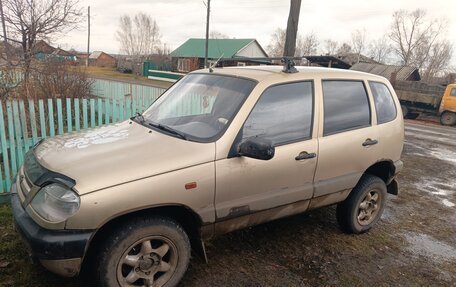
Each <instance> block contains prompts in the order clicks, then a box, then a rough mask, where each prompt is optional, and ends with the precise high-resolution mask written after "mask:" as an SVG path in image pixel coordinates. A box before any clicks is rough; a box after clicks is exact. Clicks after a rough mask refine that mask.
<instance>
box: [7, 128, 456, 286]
mask: <svg viewBox="0 0 456 287" xmlns="http://www.w3.org/2000/svg"><path fill="white" fill-rule="evenodd" d="M405 134H406V142H405V146H404V153H403V161H404V164H405V168H404V170H403V172H402V173H401V175H400V176H399V178H398V180H399V184H400V195H399V196H398V197H395V196H392V195H390V196H389V197H388V200H387V206H386V209H385V212H384V214H383V217H382V219H381V221H380V222H379V224H378V225H377V226H376V227H375V228H374V229H373V230H371V231H370V232H368V233H366V234H362V235H348V234H344V233H342V232H341V231H340V230H339V228H338V226H337V222H336V219H335V208H334V207H333V206H332V207H327V208H322V209H319V210H314V211H311V212H308V213H305V214H302V215H298V216H293V217H290V218H285V219H281V220H278V221H274V222H271V223H267V224H263V225H259V226H256V227H253V228H249V229H246V230H241V231H237V232H233V233H231V234H227V235H225V236H222V237H219V238H217V239H215V240H213V241H211V242H208V243H207V251H208V256H209V264H205V263H203V262H202V261H201V260H199V259H197V258H194V259H193V260H192V262H191V265H190V268H189V270H188V272H187V274H186V276H185V277H184V279H183V281H182V283H181V286H194V287H197V286H198V287H199V286H456V212H455V211H456V206H455V204H456V180H455V179H456V128H454V127H453V128H450V127H442V126H438V125H433V124H426V123H422V122H417V121H408V122H407V123H406V130H405ZM8 215H9V208H8V207H6V206H3V207H0V223H1V224H0V286H49V287H51V286H67V287H70V286H71V287H80V286H84V287H86V286H90V283H88V284H87V283H82V282H81V280H80V279H76V280H75V279H72V280H68V279H60V278H58V277H56V276H54V275H52V274H50V273H48V272H47V271H45V270H43V268H41V267H39V266H36V265H30V264H29V263H28V262H27V261H26V259H25V251H24V249H23V245H22V243H21V242H20V241H19V240H17V235H16V234H14V232H12V230H11V229H10V228H9V227H8V221H7V216H8ZM2 262H3V263H5V262H6V263H9V264H8V265H7V266H6V267H1V266H2Z"/></svg>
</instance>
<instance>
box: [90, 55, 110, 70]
mask: <svg viewBox="0 0 456 287" xmlns="http://www.w3.org/2000/svg"><path fill="white" fill-rule="evenodd" d="M116 64H117V60H116V58H114V57H113V56H111V55H109V54H107V53H105V52H102V51H94V52H92V54H90V56H89V65H90V66H96V67H109V68H115V67H116Z"/></svg>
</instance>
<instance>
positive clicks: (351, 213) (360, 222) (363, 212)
mask: <svg viewBox="0 0 456 287" xmlns="http://www.w3.org/2000/svg"><path fill="white" fill-rule="evenodd" d="M386 194H387V193H386V184H385V182H384V181H383V180H382V179H380V178H379V177H376V176H373V175H369V174H364V175H363V176H362V177H361V179H360V180H359V182H358V184H357V185H356V186H355V188H354V189H353V190H352V191H351V193H350V195H349V196H348V197H347V198H346V199H345V201H343V202H341V203H339V204H338V205H337V209H336V216H337V222H338V223H339V225H340V227H341V229H342V230H343V231H344V232H347V233H356V234H358V233H363V232H366V231H368V230H369V229H371V228H372V226H374V225H375V223H377V221H378V220H379V219H380V217H381V216H382V213H383V209H384V208H385V200H386Z"/></svg>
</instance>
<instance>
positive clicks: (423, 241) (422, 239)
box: [405, 233, 456, 260]
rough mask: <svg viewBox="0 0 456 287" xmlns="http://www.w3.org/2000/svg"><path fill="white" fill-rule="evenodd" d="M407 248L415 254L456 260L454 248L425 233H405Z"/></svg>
mask: <svg viewBox="0 0 456 287" xmlns="http://www.w3.org/2000/svg"><path fill="white" fill-rule="evenodd" d="M405 238H406V239H407V241H408V242H409V244H410V246H408V249H409V250H410V251H411V252H412V253H414V254H417V255H424V256H426V257H430V258H432V259H436V260H456V248H454V247H453V246H451V245H449V244H446V243H444V242H441V241H438V240H437V239H435V238H433V237H432V236H429V235H426V234H417V233H412V234H406V235H405Z"/></svg>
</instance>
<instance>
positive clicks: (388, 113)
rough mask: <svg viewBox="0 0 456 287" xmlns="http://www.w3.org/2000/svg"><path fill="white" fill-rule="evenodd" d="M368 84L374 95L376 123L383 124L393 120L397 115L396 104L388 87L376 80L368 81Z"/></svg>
mask: <svg viewBox="0 0 456 287" xmlns="http://www.w3.org/2000/svg"><path fill="white" fill-rule="evenodd" d="M369 86H370V88H371V91H372V95H373V96H374V102H375V110H376V111H377V123H378V124H383V123H387V122H390V121H392V120H394V119H395V118H396V115H397V111H396V105H395V104H394V100H393V95H391V93H390V91H389V89H388V87H387V86H386V85H385V84H383V83H378V82H369Z"/></svg>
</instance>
